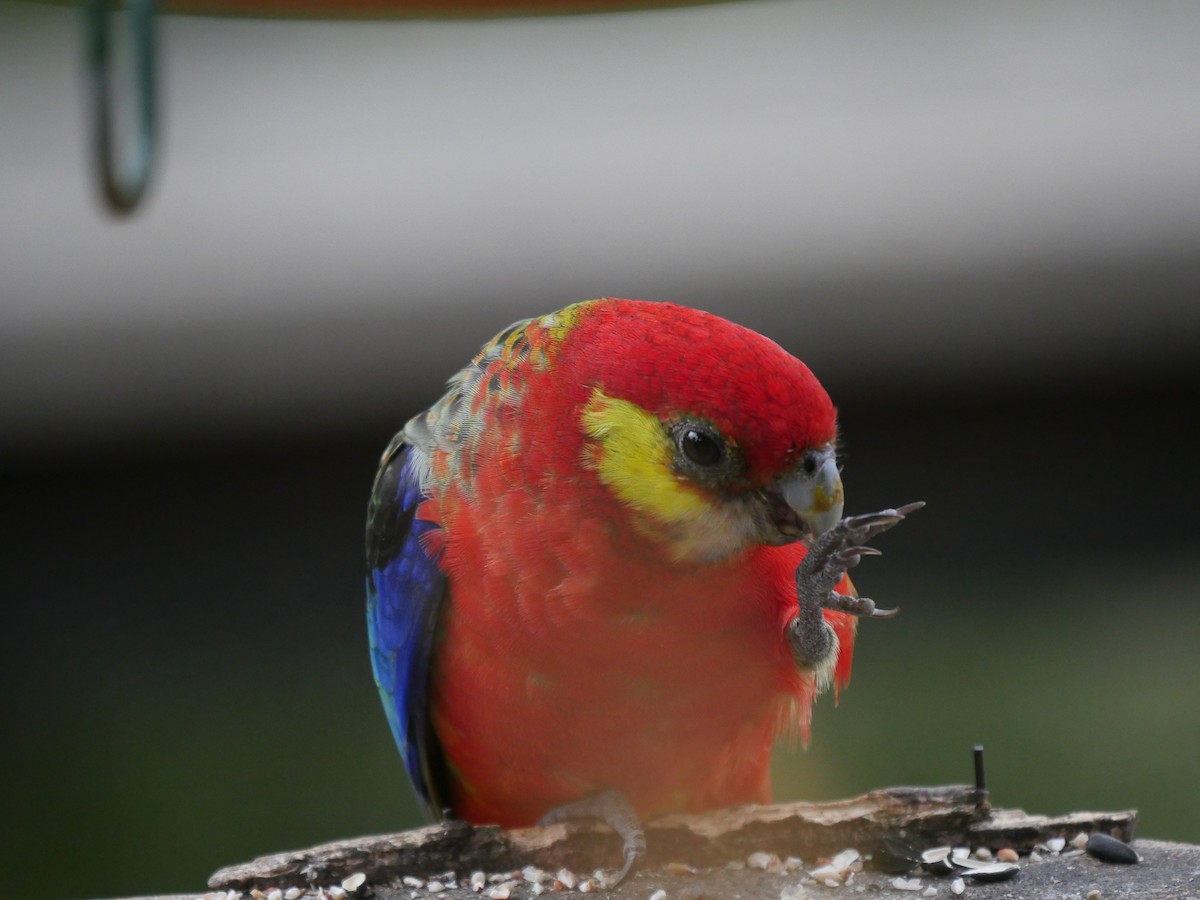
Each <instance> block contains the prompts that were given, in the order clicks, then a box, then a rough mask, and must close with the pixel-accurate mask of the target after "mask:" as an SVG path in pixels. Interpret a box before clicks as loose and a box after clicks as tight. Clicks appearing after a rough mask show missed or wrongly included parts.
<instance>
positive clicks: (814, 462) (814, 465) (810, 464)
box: [803, 453, 821, 475]
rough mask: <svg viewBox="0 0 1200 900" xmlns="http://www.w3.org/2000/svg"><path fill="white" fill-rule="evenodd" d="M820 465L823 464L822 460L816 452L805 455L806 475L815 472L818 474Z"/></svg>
mask: <svg viewBox="0 0 1200 900" xmlns="http://www.w3.org/2000/svg"><path fill="white" fill-rule="evenodd" d="M820 465H821V462H820V460H819V459H818V458H817V454H815V453H809V454H807V455H806V456H805V457H804V466H803V468H804V474H805V475H814V474H816V471H817V469H818V468H819V467H820Z"/></svg>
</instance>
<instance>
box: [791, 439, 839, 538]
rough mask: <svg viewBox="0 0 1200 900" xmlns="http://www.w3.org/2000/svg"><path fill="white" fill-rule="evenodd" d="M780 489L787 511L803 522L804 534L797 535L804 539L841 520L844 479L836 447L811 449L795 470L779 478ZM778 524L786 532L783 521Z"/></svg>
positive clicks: (816, 534)
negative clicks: (838, 462)
mask: <svg viewBox="0 0 1200 900" xmlns="http://www.w3.org/2000/svg"><path fill="white" fill-rule="evenodd" d="M778 489H779V492H780V493H781V494H782V495H783V499H784V501H785V502H786V504H787V509H788V511H789V512H790V513H791V514H792V516H794V517H795V519H798V520H799V522H801V523H803V526H804V527H803V528H802V529H801V531H802V533H801V534H798V535H796V536H797V537H799V538H801V539H802V540H805V541H806V542H808V541H811V540H812V539H813V538H815V537H817V536H818V535H821V534H824V533H825V532H826V531H828V530H829V529H830V528H832V527H833V526H834V525H836V524H837V523H838V522H839V521H841V518H842V502H843V496H842V478H841V475H840V474H839V473H838V467H837V457H836V455H835V454H834V449H833V447H831V446H826V447H823V448H821V449H819V450H810V451H809V452H808V454H807V455H806V456H805V458H804V461H803V462H802V463H801V465H800V467H799V468H798V469H797V470H796V471H795V472H793V473H791V474H790V475H787V476H786V477H784V478H781V479H780V480H779V483H778ZM788 518H790V517H788ZM778 524H779V525H780V531H784V533H787V532H786V531H785V530H784V523H782V522H779V523H778ZM791 524H792V527H795V525H796V524H797V523H795V521H794V520H793V522H792V523H791Z"/></svg>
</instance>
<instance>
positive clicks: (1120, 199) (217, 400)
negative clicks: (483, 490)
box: [0, 0, 1200, 897]
mask: <svg viewBox="0 0 1200 900" xmlns="http://www.w3.org/2000/svg"><path fill="white" fill-rule="evenodd" d="M1198 10H1200V8H1198V7H1196V6H1195V5H1194V4H1182V3H1167V2H1151V3H1138V4H1132V3H1116V2H1099V3H1097V2H1083V0H1080V2H1062V0H1052V2H1048V3H1032V2H1030V3H1007V2H1006V3H994V4H962V3H957V2H950V0H944V2H936V0H923V2H915V3H905V4H896V3H891V2H884V0H878V2H867V0H861V2H860V0H854V2H842V3H836V4H835V3H825V2H815V0H814V2H805V3H789V2H741V3H736V4H727V5H713V6H705V7H702V8H697V9H681V10H671V11H659V12H650V13H637V14H628V15H622V16H615V15H614V16H605V15H601V16H588V17H568V18H561V19H559V18H547V19H518V20H504V21H499V22H462V23H428V22H427V23H420V22H415V23H321V24H315V23H296V22H269V23H262V22H226V21H213V20H205V19H179V18H170V19H167V20H165V21H164V37H165V39H166V43H165V48H166V57H165V63H164V79H165V80H164V84H165V88H166V91H167V94H166V100H167V104H166V111H167V117H166V119H165V121H166V124H167V132H166V138H167V140H166V153H165V155H164V159H163V163H164V165H163V168H162V169H161V171H160V173H159V179H158V182H157V183H156V185H155V188H154V192H153V193H152V195H151V197H150V198H149V203H148V204H147V207H146V209H145V210H143V211H142V212H141V213H140V214H139V215H138V216H137V217H135V218H134V219H132V220H131V221H129V222H124V223H119V224H118V223H115V222H113V221H111V220H109V219H107V218H106V217H105V215H104V214H103V213H102V212H101V211H100V210H99V208H98V205H97V203H96V201H95V199H94V189H93V185H91V184H90V183H89V181H88V179H87V177H86V167H85V162H86V160H85V154H84V152H83V148H84V146H85V142H84V134H83V129H82V113H81V109H80V94H81V87H80V85H79V83H78V82H77V80H76V79H77V77H78V69H77V64H78V60H77V58H76V54H77V50H78V47H77V41H78V35H77V34H76V32H75V27H76V25H77V24H78V23H77V21H76V18H75V12H74V11H73V10H70V9H61V8H54V7H40V6H34V5H30V4H22V3H17V2H12V0H3V2H0V533H2V534H3V535H4V537H3V540H2V541H0V596H2V597H3V598H4V600H5V610H6V616H7V620H6V623H5V627H4V628H3V629H2V638H0V640H3V647H2V651H3V652H2V653H0V667H2V668H3V673H4V685H5V691H4V700H3V702H4V707H5V708H4V718H3V721H4V722H5V725H6V731H5V740H4V741H3V742H0V766H2V767H3V771H4V772H5V773H6V774H7V777H6V790H5V796H6V799H5V803H4V810H5V816H4V820H5V824H4V826H3V827H4V834H3V839H2V840H0V865H2V867H3V870H4V872H5V883H6V888H7V890H8V891H9V892H10V893H11V894H12V895H13V896H29V895H34V894H36V895H37V896H44V897H84V896H90V897H95V896H106V895H108V896H111V895H129V894H136V893H148V892H165V891H175V890H197V889H200V888H201V887H202V886H203V883H204V881H205V879H206V877H207V875H208V874H209V873H210V872H212V871H213V870H214V869H216V868H218V867H220V866H222V865H225V864H229V863H233V862H238V861H242V860H245V859H248V858H250V857H252V856H254V855H257V854H261V853H267V852H272V851H276V850H283V849H288V848H293V847H298V846H302V845H306V844H310V843H313V842H318V841H325V840H332V839H337V838H343V837H348V836H351V835H355V834H361V833H369V832H377V831H387V830H394V829H398V828H403V827H407V826H411V825H414V824H416V823H417V822H418V816H417V813H416V810H415V808H414V805H413V803H412V800H411V798H410V796H409V791H408V787H407V784H406V783H405V779H404V774H403V770H402V766H401V764H400V760H399V756H398V754H397V752H396V750H395V748H394V747H393V745H392V741H391V737H390V734H389V733H388V730H387V727H386V724H385V721H384V717H383V714H382V711H381V710H380V708H379V706H378V700H377V697H376V694H375V691H374V687H373V685H372V682H371V675H370V667H369V662H368V658H367V652H366V637H365V623H364V612H363V596H362V581H363V572H362V557H363V550H362V530H363V519H364V513H365V505H366V497H367V492H368V490H369V488H370V483H371V479H372V477H373V474H374V468H375V464H376V461H377V459H378V455H379V453H380V452H381V451H382V449H383V447H384V446H385V445H386V443H387V441H388V439H389V438H390V436H391V435H392V433H393V432H394V431H395V430H397V429H398V428H399V427H400V425H401V424H402V423H403V422H404V421H405V419H407V418H408V417H409V416H410V415H411V414H413V413H414V412H416V411H418V410H420V409H422V408H423V407H424V406H426V405H427V404H429V403H430V402H431V401H432V400H434V399H435V398H436V397H437V396H438V394H439V392H440V386H441V384H442V382H443V380H444V379H445V378H446V377H447V376H448V375H450V374H451V373H452V372H453V371H454V370H455V369H456V368H458V367H459V366H460V365H462V364H463V363H465V362H466V360H468V359H469V358H470V356H471V355H472V354H473V353H474V352H475V350H476V349H477V348H478V347H479V345H480V344H481V343H482V342H483V341H484V340H485V339H487V338H488V337H490V336H491V335H492V334H493V333H495V332H496V331H497V330H499V329H500V328H501V327H503V326H504V325H506V324H508V323H509V322H510V321H512V320H514V319H516V318H519V317H522V316H526V315H532V314H536V313H540V312H545V311H548V310H550V309H553V308H556V307H558V306H561V305H563V304H565V303H568V302H571V301H574V300H578V299H583V298H587V297H593V296H599V295H604V294H615V295H624V296H641V297H648V298H656V299H673V300H677V301H680V302H685V303H690V304H692V305H696V306H701V307H703V308H707V309H710V310H712V311H714V312H717V313H720V314H722V315H726V316H728V317H730V318H733V319H735V320H737V321H739V322H742V323H743V324H746V325H749V326H751V327H754V328H756V329H758V330H760V331H762V332H763V333H765V334H768V335H769V336H771V337H773V338H774V339H776V340H777V341H779V342H780V343H781V344H782V345H783V346H785V347H786V348H787V349H789V350H790V351H792V352H793V353H795V354H797V355H798V356H800V357H801V358H803V359H805V360H806V361H807V362H808V363H809V364H810V365H811V366H812V367H813V368H814V370H815V371H816V372H817V374H818V375H819V376H820V377H821V379H822V381H823V382H824V383H825V385H826V387H827V388H828V389H829V391H830V393H831V394H832V395H833V397H834V399H835V401H836V402H837V403H838V405H839V408H840V417H841V425H842V431H843V436H844V445H845V454H844V459H845V473H844V477H845V483H846V488H847V497H848V509H849V510H850V511H866V510H871V509H876V508H879V507H881V506H888V505H895V504H898V503H903V502H907V501H910V500H914V499H923V500H926V501H927V502H928V504H929V506H928V509H926V510H925V511H923V512H921V513H920V515H919V516H916V517H914V518H913V519H912V520H911V522H909V523H906V524H905V525H904V527H903V528H900V529H897V530H896V531H895V532H894V533H891V534H888V535H887V536H885V537H883V538H882V539H881V540H880V541H879V545H880V547H881V549H883V550H884V552H885V555H884V557H883V558H882V559H878V560H868V561H867V562H866V563H865V564H864V566H863V567H862V568H861V569H859V570H858V571H857V572H856V575H855V580H856V583H857V584H858V585H859V587H860V589H861V590H862V591H863V592H864V593H866V594H868V595H870V596H873V597H875V598H876V599H878V600H879V601H880V602H881V603H885V604H899V605H900V606H901V607H902V608H903V614H902V615H901V616H900V617H899V618H897V619H896V620H894V621H889V622H868V623H865V624H864V625H863V627H862V629H861V631H860V642H859V650H858V654H857V656H856V665H855V672H854V680H853V684H852V685H851V687H850V689H849V690H848V691H847V692H845V693H844V695H843V696H842V699H841V703H840V706H838V707H836V708H835V706H834V704H833V702H832V698H831V697H826V698H823V699H822V701H821V702H820V703H819V704H818V707H817V710H816V717H815V721H814V728H813V740H812V745H811V747H810V748H809V749H808V750H807V751H801V750H796V751H794V752H793V751H786V750H781V752H780V754H779V760H778V777H777V793H778V795H779V797H780V798H781V799H792V798H812V799H820V798H832V797H839V796H845V795H849V794H853V793H858V792H861V791H865V790H868V789H871V788H875V787H881V786H886V785H894V784H914V783H917V784H920V783H926V784H928V783H947V782H966V781H969V780H970V779H971V777H972V772H971V756H970V753H971V747H972V746H973V745H974V744H976V743H983V744H985V745H986V747H987V760H988V773H989V784H990V787H991V789H992V796H993V799H994V801H995V802H996V803H998V804H1001V805H1005V806H1020V807H1024V808H1026V809H1028V810H1030V811H1034V812H1044V813H1061V812H1067V811H1071V810H1077V809H1124V808H1129V807H1136V808H1138V809H1140V810H1141V812H1142V820H1141V821H1142V824H1141V827H1140V829H1139V833H1140V834H1142V835H1144V836H1152V837H1159V838H1169V839H1175V840H1185V841H1200V823H1198V821H1197V818H1196V816H1195V811H1194V807H1195V803H1194V801H1195V799H1196V784H1197V783H1198V781H1200V762H1198V760H1200V754H1197V751H1196V748H1197V747H1198V746H1200V700H1198V699H1197V692H1196V690H1195V685H1196V681H1197V674H1198V662H1197V659H1198V657H1197V655H1196V652H1197V651H1196V645H1197V638H1198V637H1200V605H1198V604H1197V594H1198V592H1200V561H1198V560H1197V554H1196V551H1195V547H1196V545H1197V540H1198V539H1200V521H1198V520H1197V518H1196V515H1195V510H1196V509H1197V508H1198V504H1197V501H1200V487H1198V484H1200V480H1198V479H1197V477H1196V473H1195V465H1196V463H1195V460H1196V447H1197V446H1198V443H1197V437H1196V432H1197V429H1196V411H1197V408H1198V407H1197V400H1198V399H1200V396H1198V395H1200V362H1198V359H1197V350H1198V349H1200V342H1198V338H1200V302H1198V298H1200V122H1198V121H1197V119H1196V117H1195V116H1192V115H1190V113H1189V112H1188V109H1189V107H1188V101H1189V100H1192V101H1194V96H1193V95H1194V86H1195V84H1196V83H1197V78H1198V77H1200V61H1198V60H1197V57H1196V54H1195V52H1194V48H1195V46H1197V44H1198V43H1200V11H1198Z"/></svg>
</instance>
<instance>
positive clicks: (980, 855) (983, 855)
mask: <svg viewBox="0 0 1200 900" xmlns="http://www.w3.org/2000/svg"><path fill="white" fill-rule="evenodd" d="M975 858H976V859H982V860H984V861H985V862H986V861H988V860H990V859H991V858H992V851H991V850H989V849H988V848H987V847H976V848H975Z"/></svg>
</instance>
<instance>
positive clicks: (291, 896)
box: [283, 887, 304, 900]
mask: <svg viewBox="0 0 1200 900" xmlns="http://www.w3.org/2000/svg"><path fill="white" fill-rule="evenodd" d="M303 896H304V888H298V887H290V888H288V889H287V890H286V891H284V892H283V900H300V898H301V897H303Z"/></svg>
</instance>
